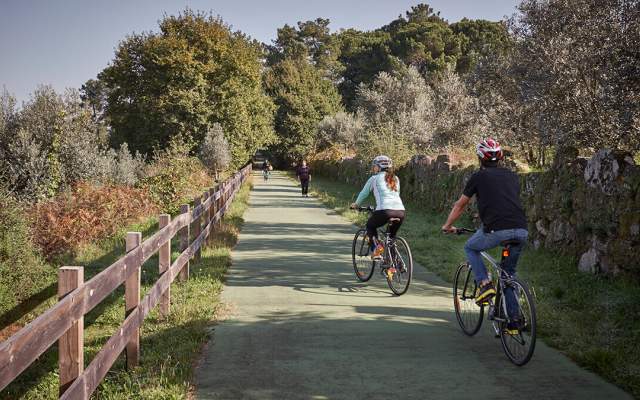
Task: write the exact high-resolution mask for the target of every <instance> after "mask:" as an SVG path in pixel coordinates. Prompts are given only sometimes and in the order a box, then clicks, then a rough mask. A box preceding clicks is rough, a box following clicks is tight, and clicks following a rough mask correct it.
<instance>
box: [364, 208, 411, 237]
mask: <svg viewBox="0 0 640 400" xmlns="http://www.w3.org/2000/svg"><path fill="white" fill-rule="evenodd" d="M390 218H399V219H400V221H399V222H394V223H393V224H391V225H390V226H389V234H390V236H391V237H392V238H395V237H396V233H398V229H400V225H402V221H404V210H378V211H374V212H373V214H371V217H369V221H367V234H368V235H369V237H374V238H376V239H377V238H378V230H377V229H378V228H379V227H381V226H382V225H384V224H386V223H387V221H389V219H390Z"/></svg>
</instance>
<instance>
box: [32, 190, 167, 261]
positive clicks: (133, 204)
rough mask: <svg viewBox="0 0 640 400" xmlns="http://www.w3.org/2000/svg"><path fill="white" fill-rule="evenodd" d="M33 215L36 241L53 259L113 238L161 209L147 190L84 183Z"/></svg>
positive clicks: (36, 208) (43, 204)
mask: <svg viewBox="0 0 640 400" xmlns="http://www.w3.org/2000/svg"><path fill="white" fill-rule="evenodd" d="M31 212H32V214H33V233H34V238H35V241H36V243H37V244H38V246H39V247H40V248H41V249H42V252H43V254H44V255H45V256H46V257H47V258H48V259H51V258H53V257H55V256H57V255H60V254H64V253H67V252H73V251H75V250H76V249H78V247H79V246H81V245H83V244H85V243H89V242H91V241H93V240H96V239H100V238H104V237H107V236H109V235H112V234H114V233H116V232H117V231H118V229H120V228H122V227H124V226H126V225H128V224H130V223H132V222H136V221H138V220H140V219H141V218H143V217H147V216H150V215H153V214H154V213H157V212H158V207H157V206H156V205H155V203H154V202H153V201H152V200H151V197H150V196H149V194H148V193H147V192H146V191H145V190H143V189H136V188H132V187H128V186H116V185H105V186H94V185H91V184H89V183H81V184H78V185H77V186H76V187H75V188H74V189H73V190H72V191H69V192H65V193H63V194H61V195H58V196H57V197H56V198H54V199H53V200H50V201H46V202H41V203H38V204H36V205H34V206H33V207H32V209H31Z"/></svg>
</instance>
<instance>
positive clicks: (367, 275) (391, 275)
mask: <svg viewBox="0 0 640 400" xmlns="http://www.w3.org/2000/svg"><path fill="white" fill-rule="evenodd" d="M356 210H357V211H358V212H367V213H369V214H371V213H373V211H374V209H373V207H371V206H369V207H358V208H357V209H356ZM398 221H399V219H398V218H391V219H390V220H389V223H388V224H387V229H386V230H385V231H382V229H378V237H382V239H378V240H381V242H382V245H383V246H384V252H383V255H382V260H375V261H374V260H372V259H371V241H370V238H369V236H368V235H367V230H366V229H365V228H360V229H359V230H358V231H357V232H356V235H355V236H354V238H353V244H352V245H351V258H352V261H353V269H354V271H355V273H356V278H357V279H358V280H359V281H360V282H367V281H368V280H369V279H371V277H372V276H373V271H374V269H375V266H376V264H378V265H379V267H380V272H381V273H382V274H383V275H384V276H385V278H386V279H387V284H388V285H389V288H390V289H391V291H392V292H393V293H394V294H395V295H397V296H401V295H403V294H404V293H406V292H407V290H408V289H409V284H410V283H411V275H412V273H413V257H412V256H411V249H410V248H409V244H408V243H407V241H406V240H405V239H404V238H401V237H396V238H395V239H392V238H391V237H390V234H389V226H390V225H392V224H393V223H396V222H398Z"/></svg>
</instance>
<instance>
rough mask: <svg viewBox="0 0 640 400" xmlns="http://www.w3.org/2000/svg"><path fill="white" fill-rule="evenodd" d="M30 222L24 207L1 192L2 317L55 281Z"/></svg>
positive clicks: (0, 264) (6, 193) (0, 293)
mask: <svg viewBox="0 0 640 400" xmlns="http://www.w3.org/2000/svg"><path fill="white" fill-rule="evenodd" d="M29 221H30V220H29V216H28V215H27V214H26V212H25V210H24V208H23V207H22V206H21V205H20V203H19V202H18V201H17V200H16V199H15V198H13V197H12V196H11V195H10V194H9V192H8V191H7V190H5V189H2V188H0V315H3V314H4V313H5V312H7V311H8V310H10V309H12V308H13V307H15V306H16V305H18V304H20V302H22V301H24V300H25V299H27V298H29V297H30V296H31V295H33V294H35V293H37V292H38V291H40V290H42V289H43V288H44V287H45V286H47V285H48V284H49V283H50V282H51V281H53V279H54V278H55V274H56V270H55V268H52V267H50V266H49V265H47V264H46V263H45V262H44V261H43V259H42V257H41V256H40V255H39V254H38V253H37V251H36V250H35V246H34V245H33V242H32V238H31V232H30V230H29V223H30V222H29ZM2 322H3V321H0V324H2Z"/></svg>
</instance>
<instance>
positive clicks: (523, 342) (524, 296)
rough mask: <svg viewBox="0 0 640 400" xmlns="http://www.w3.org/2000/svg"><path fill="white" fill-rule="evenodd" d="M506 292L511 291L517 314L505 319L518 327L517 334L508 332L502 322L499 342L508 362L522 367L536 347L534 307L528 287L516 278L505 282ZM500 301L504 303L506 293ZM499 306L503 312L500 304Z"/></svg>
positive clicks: (504, 323)
mask: <svg viewBox="0 0 640 400" xmlns="http://www.w3.org/2000/svg"><path fill="white" fill-rule="evenodd" d="M507 290H512V291H513V294H514V296H515V300H516V302H517V310H518V314H517V315H510V316H509V317H508V318H505V319H506V320H507V321H510V322H511V323H512V324H515V325H516V326H517V327H518V329H517V332H518V333H515V332H511V333H510V332H508V331H507V330H506V329H505V328H506V326H505V325H506V324H507V322H503V323H502V324H501V325H502V326H501V328H502V329H501V330H500V341H501V342H502V348H503V349H504V353H505V354H506V355H507V357H508V358H509V360H511V362H512V363H514V364H515V365H517V366H523V365H525V364H526V363H528V362H529V360H531V357H532V356H533V350H534V349H535V347H536V306H535V303H534V301H533V296H531V291H530V290H529V287H528V286H527V284H526V283H524V282H522V281H521V280H519V279H518V278H513V279H510V280H509V281H508V282H505V292H506V291H507ZM501 301H506V293H505V294H503V296H502V299H501ZM499 306H500V309H501V310H504V306H503V305H502V304H500V305H499Z"/></svg>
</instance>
